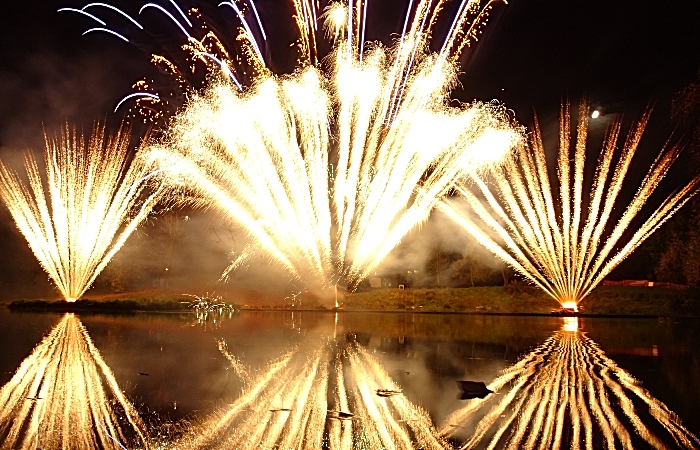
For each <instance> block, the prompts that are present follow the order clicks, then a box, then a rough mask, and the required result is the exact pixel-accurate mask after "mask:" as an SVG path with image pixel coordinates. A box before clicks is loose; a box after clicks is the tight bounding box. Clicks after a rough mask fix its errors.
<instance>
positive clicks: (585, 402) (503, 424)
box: [441, 317, 700, 449]
mask: <svg viewBox="0 0 700 450" xmlns="http://www.w3.org/2000/svg"><path fill="white" fill-rule="evenodd" d="M564 320H565V322H564V326H563V327H562V330H560V331H558V332H556V333H555V334H554V335H553V336H552V337H550V338H549V339H548V340H547V341H545V342H544V343H543V344H542V345H541V346H539V347H538V348H536V349H535V350H533V351H532V352H530V353H529V354H528V355H526V356H525V357H523V358H522V359H521V360H520V361H518V362H517V363H515V364H514V365H512V366H511V367H509V368H507V369H505V370H504V371H503V373H502V374H501V375H500V376H499V377H498V378H497V379H495V380H494V381H493V382H492V383H491V384H490V385H489V388H490V389H492V390H494V391H497V392H498V394H499V395H497V396H494V395H492V396H489V397H487V398H485V399H483V400H472V401H470V403H469V404H468V405H467V406H465V407H464V408H462V409H461V410H458V411H456V412H455V413H453V414H452V415H450V416H449V417H448V418H447V419H446V422H445V426H443V427H442V429H441V431H442V432H443V433H445V434H446V435H448V436H449V435H453V434H455V432H457V431H458V430H459V429H460V428H461V426H462V425H465V426H466V425H467V424H470V423H476V425H475V428H474V431H473V434H471V435H470V436H469V437H468V438H467V440H466V442H464V444H463V445H462V447H461V448H463V449H470V448H489V449H493V448H508V449H510V448H518V449H520V448H526V449H530V448H541V449H544V448H551V449H558V448H577V449H578V448H586V449H593V448H602V447H601V445H603V446H604V447H605V448H607V449H615V448H617V446H618V445H619V446H621V447H622V448H624V449H633V448H639V447H640V444H641V443H644V444H645V445H646V446H648V447H650V448H656V449H661V448H667V447H666V445H667V444H668V443H669V440H668V438H671V439H672V441H673V442H674V443H675V445H677V446H678V447H681V448H698V446H700V440H698V438H697V437H695V436H694V435H693V434H692V433H690V432H689V431H688V430H686V429H685V428H684V427H683V426H682V425H681V423H680V420H679V419H678V417H677V416H676V415H675V414H674V413H673V412H672V411H670V410H669V409H668V407H667V406H666V405H664V404H663V403H662V402H660V401H659V400H657V399H655V398H654V397H653V396H652V395H651V394H650V393H649V391H647V390H646V389H644V388H643V387H641V386H640V385H639V383H638V382H637V380H635V379H634V377H632V375H630V374H629V373H628V372H627V371H625V370H624V369H622V368H620V367H618V366H617V364H615V362H614V361H613V360H611V359H610V358H608V357H607V356H606V355H605V353H604V352H603V351H602V350H601V349H600V347H599V346H598V345H597V344H596V343H595V342H594V341H593V340H592V339H590V338H589V337H588V336H586V335H585V333H582V332H580V331H579V330H578V318H575V317H572V318H566V319H564ZM635 402H637V403H639V402H641V403H642V404H644V405H645V406H646V407H648V414H640V413H638V412H637V410H636V409H635V406H634V405H635ZM474 420H476V422H474ZM645 421H646V423H645ZM650 422H654V426H652V427H650V426H648V425H649V423H650ZM659 425H660V426H659ZM627 430H634V432H635V433H636V436H635V435H630V433H629V432H628V431H627ZM658 430H664V433H665V436H664V435H659V434H657V432H658ZM662 439H666V440H665V441H664V440H662ZM567 440H568V441H569V442H567Z"/></svg>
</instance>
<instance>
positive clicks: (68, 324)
mask: <svg viewBox="0 0 700 450" xmlns="http://www.w3.org/2000/svg"><path fill="white" fill-rule="evenodd" d="M0 405H2V407H1V408H0V442H1V443H2V444H1V445H0V447H1V448H3V449H14V450H33V449H44V450H59V449H75V450H84V449H92V448H103V449H112V450H123V449H124V448H125V446H127V445H128V446H129V448H137V447H135V446H143V445H145V444H146V442H147V441H148V435H147V431H146V426H145V424H144V423H143V421H142V420H141V419H140V418H139V415H138V414H137V412H136V410H135V409H134V407H133V406H132V405H131V403H130V402H129V401H128V400H127V399H126V397H125V396H124V394H123V393H122V391H121V389H120V387H119V385H118V384H117V381H116V379H115V378H114V374H113V373H112V371H111V369H110V368H109V367H108V366H107V364H106V363H105V361H104V360H103V359H102V356H101V354H100V352H99V350H97V348H95V346H94V344H93V342H92V339H91V338H90V336H89V335H88V333H87V330H86V329H85V327H84V326H83V325H82V323H81V322H80V320H79V319H78V318H77V317H75V316H74V315H73V314H66V315H65V316H64V317H63V319H61V321H60V323H59V324H58V325H56V326H55V327H54V328H53V329H52V330H51V332H50V333H49V334H48V335H47V336H46V337H45V338H44V340H43V341H42V342H41V343H40V344H39V345H37V346H36V348H35V349H34V350H33V351H32V353H31V354H30V355H29V356H28V357H27V358H26V359H25V360H24V361H22V364H21V365H20V367H19V369H17V372H16V373H15V374H14V376H13V377H12V379H11V380H10V381H9V382H8V383H7V384H5V385H4V386H3V387H2V389H0Z"/></svg>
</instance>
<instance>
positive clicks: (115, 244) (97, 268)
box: [0, 127, 162, 301]
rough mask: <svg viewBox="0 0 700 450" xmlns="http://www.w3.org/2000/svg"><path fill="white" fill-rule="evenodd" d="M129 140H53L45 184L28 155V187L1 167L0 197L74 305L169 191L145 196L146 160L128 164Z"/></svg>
mask: <svg viewBox="0 0 700 450" xmlns="http://www.w3.org/2000/svg"><path fill="white" fill-rule="evenodd" d="M128 147H129V137H128V133H126V132H125V131H124V130H120V131H119V132H118V133H117V134H116V135H114V136H112V137H110V138H105V137H104V128H101V127H97V128H96V130H95V131H94V132H93V134H92V135H91V137H90V139H89V140H88V141H85V140H84V139H83V137H82V136H78V135H77V134H76V133H75V132H73V133H71V132H69V131H68V130H66V132H65V133H64V135H63V137H62V139H61V140H60V141H58V140H53V141H49V140H48V139H47V143H46V155H45V156H46V159H45V161H46V173H47V175H46V180H43V179H42V176H41V174H40V170H39V166H38V164H37V161H36V160H35V159H34V158H33V157H32V156H31V155H27V157H26V160H25V169H26V172H27V176H28V178H29V186H28V187H27V186H26V185H25V183H24V182H23V181H22V180H21V179H20V177H19V176H18V175H17V174H16V173H14V172H13V171H12V170H10V169H9V168H7V167H6V166H5V165H3V164H2V163H0V197H1V198H2V199H3V201H4V202H5V204H6V205H7V207H8V209H9V210H10V213H11V214H12V218H13V219H14V221H15V223H16V224H17V228H19V230H20V231H21V233H22V234H23V235H24V237H25V239H26V240H27V243H28V244H29V247H30V248H31V250H32V251H33V252H34V255H35V256H36V258H37V259H38V260H39V263H40V264H41V266H42V267H43V268H44V270H45V271H46V272H47V273H48V274H49V277H50V278H51V280H53V282H54V283H55V285H56V287H57V288H58V289H59V291H60V292H61V294H62V295H63V297H64V298H65V299H66V300H67V301H75V300H77V299H78V298H80V296H81V295H83V293H84V292H85V291H86V290H87V289H88V288H89V287H90V285H91V284H92V282H93V281H94V280H95V278H96V277H97V275H99V274H100V272H102V270H103V269H104V268H105V266H106V265H107V263H109V261H110V260H111V259H112V257H113V256H114V254H115V253H116V252H117V251H118V250H119V249H120V248H121V247H122V245H124V242H125V241H126V239H127V238H128V237H129V235H130V234H131V233H132V232H133V231H134V230H135V229H136V227H137V226H138V225H139V223H140V222H141V221H142V220H143V219H144V218H146V216H147V215H148V213H149V212H150V211H151V209H152V207H153V206H154V205H155V203H156V202H157V200H158V198H159V196H160V194H161V193H162V189H160V188H156V189H155V190H154V191H153V192H150V193H146V186H147V181H148V179H149V177H150V174H149V173H148V172H147V171H146V168H145V166H144V164H143V160H142V159H140V158H139V157H136V158H135V159H134V160H133V161H131V163H129V162H128V153H127V152H128Z"/></svg>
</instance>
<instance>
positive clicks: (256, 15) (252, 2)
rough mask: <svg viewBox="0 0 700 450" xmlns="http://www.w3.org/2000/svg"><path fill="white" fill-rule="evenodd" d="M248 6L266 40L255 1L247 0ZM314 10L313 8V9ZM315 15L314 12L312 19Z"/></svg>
mask: <svg viewBox="0 0 700 450" xmlns="http://www.w3.org/2000/svg"><path fill="white" fill-rule="evenodd" d="M249 3H250V6H251V7H252V8H253V14H255V20H256V21H257V22H258V29H259V30H260V33H262V37H263V41H267V36H266V35H265V27H263V24H262V21H261V20H260V15H258V8H256V7H255V1H253V0H249ZM314 11H315V10H314ZM315 19H316V15H315V14H314V20H315Z"/></svg>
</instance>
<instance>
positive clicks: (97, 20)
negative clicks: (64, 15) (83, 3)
mask: <svg viewBox="0 0 700 450" xmlns="http://www.w3.org/2000/svg"><path fill="white" fill-rule="evenodd" d="M56 12H75V13H78V14H82V15H84V16H86V17H89V18H91V19H92V20H94V21H95V22H97V23H99V24H100V25H102V26H106V25H107V22H105V21H104V20H102V19H100V18H99V17H96V16H94V15H92V14H90V13H89V12H87V11H83V10H82V9H76V8H60V9H58V10H57V11H56Z"/></svg>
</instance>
